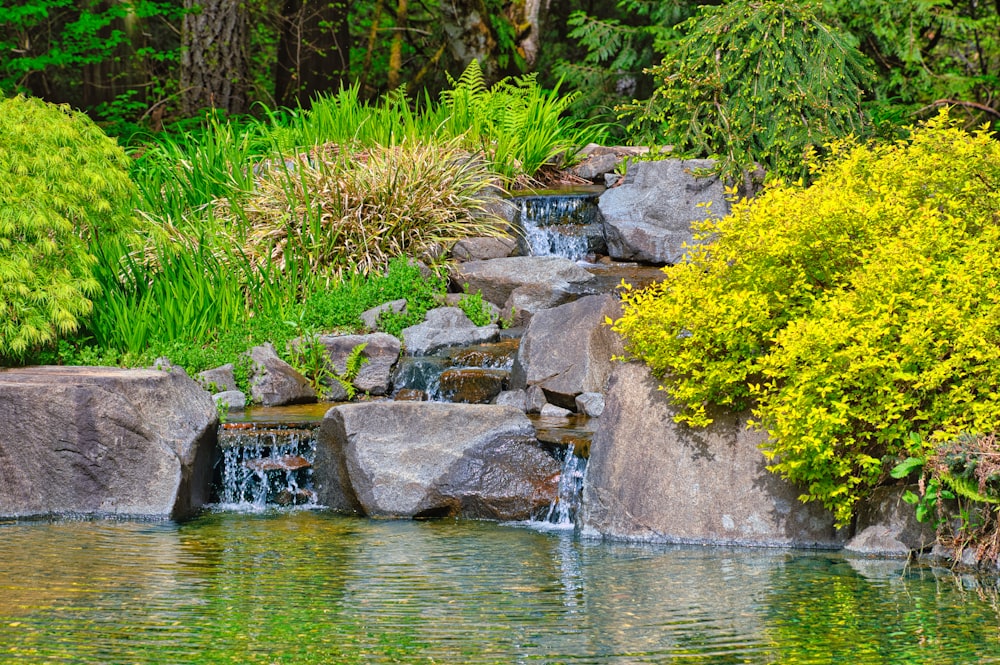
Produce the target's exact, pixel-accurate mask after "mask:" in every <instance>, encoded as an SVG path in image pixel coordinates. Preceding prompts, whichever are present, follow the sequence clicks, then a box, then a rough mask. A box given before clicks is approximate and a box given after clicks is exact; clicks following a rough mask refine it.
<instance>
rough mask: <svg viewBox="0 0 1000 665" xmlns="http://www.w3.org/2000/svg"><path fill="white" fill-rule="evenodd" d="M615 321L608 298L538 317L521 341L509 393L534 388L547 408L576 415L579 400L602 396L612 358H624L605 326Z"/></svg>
mask: <svg viewBox="0 0 1000 665" xmlns="http://www.w3.org/2000/svg"><path fill="white" fill-rule="evenodd" d="M619 316H621V305H620V303H619V301H618V299H617V298H616V297H615V296H612V295H603V296H587V297H585V298H581V299H579V300H576V301H574V302H571V303H567V304H565V305H560V306H559V307H554V308H552V309H547V310H543V311H541V312H538V313H537V314H536V315H535V316H534V317H532V319H531V323H530V324H529V325H528V329H527V330H526V331H525V333H524V337H523V338H522V339H521V346H520V348H519V349H518V352H517V357H516V359H515V361H514V369H513V371H512V372H511V387H512V388H526V387H531V386H538V387H539V388H541V389H542V391H543V392H544V393H545V399H546V401H548V402H549V403H551V404H555V405H556V406H559V407H562V408H564V409H569V410H575V409H576V408H577V404H576V397H577V396H578V395H581V394H583V393H591V392H602V391H603V390H604V388H605V386H606V385H607V381H608V377H609V376H610V375H611V367H612V364H611V358H612V356H615V355H621V354H622V353H624V347H623V346H622V341H621V338H620V337H619V336H618V334H617V333H615V332H614V331H612V330H611V328H610V327H609V326H607V325H606V324H605V319H606V318H611V319H615V318H618V317H619Z"/></svg>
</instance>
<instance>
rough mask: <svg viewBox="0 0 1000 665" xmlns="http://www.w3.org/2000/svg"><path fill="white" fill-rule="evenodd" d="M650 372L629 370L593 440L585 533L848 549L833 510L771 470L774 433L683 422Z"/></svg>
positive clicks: (726, 422)
mask: <svg viewBox="0 0 1000 665" xmlns="http://www.w3.org/2000/svg"><path fill="white" fill-rule="evenodd" d="M676 413H677V410H676V407H674V406H672V405H671V404H670V403H669V402H668V401H667V400H666V399H665V396H664V394H663V392H662V391H659V390H657V382H656V380H655V379H653V377H652V376H651V375H650V373H649V370H648V368H646V367H645V366H644V365H642V364H639V363H628V364H619V365H618V366H617V367H615V368H614V370H613V371H612V374H611V380H610V383H609V386H608V392H607V406H606V408H605V410H604V413H603V415H602V416H601V420H600V424H599V425H598V428H597V431H596V432H595V433H594V439H593V442H592V444H591V453H590V462H589V464H588V467H587V481H586V483H585V485H584V494H583V510H582V516H581V524H580V527H581V533H582V535H584V536H586V537H595V538H605V539H611V540H634V541H646V542H672V543H693V544H719V545H751V546H773V547H816V548H831V549H834V548H840V547H842V546H843V544H844V535H845V534H843V533H841V532H840V531H838V530H836V529H834V527H833V517H832V515H830V513H829V512H828V511H826V510H824V509H822V508H821V507H819V506H817V505H815V504H804V503H801V502H800V501H799V500H798V499H797V497H798V495H799V494H800V493H801V492H800V491H799V489H798V488H797V487H795V486H794V485H792V484H790V483H788V482H787V481H785V480H783V479H781V478H780V477H778V476H777V475H775V474H772V473H770V472H769V471H768V470H767V469H766V468H765V460H764V456H763V454H762V453H761V452H760V450H759V449H758V446H759V444H760V443H761V442H762V441H763V437H764V436H765V435H764V434H763V433H761V432H756V431H752V430H748V429H747V428H746V418H745V417H744V416H741V415H738V414H732V413H729V414H726V413H722V414H718V415H717V416H716V417H715V422H714V423H713V424H712V425H711V426H709V427H708V428H707V429H704V430H695V429H691V428H689V427H687V426H685V425H679V424H677V423H675V422H674V420H673V417H674V415H676Z"/></svg>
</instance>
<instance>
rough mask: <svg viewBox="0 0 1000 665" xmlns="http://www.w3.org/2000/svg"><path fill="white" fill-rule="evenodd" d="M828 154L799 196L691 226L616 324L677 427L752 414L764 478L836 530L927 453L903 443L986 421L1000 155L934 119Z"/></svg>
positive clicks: (778, 192) (998, 410) (997, 325)
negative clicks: (764, 459) (690, 240)
mask: <svg viewBox="0 0 1000 665" xmlns="http://www.w3.org/2000/svg"><path fill="white" fill-rule="evenodd" d="M830 151H831V153H832V155H833V158H832V159H831V160H830V161H829V162H828V163H827V164H826V165H824V166H821V167H820V166H815V165H814V168H815V169H816V171H815V182H814V184H812V185H811V186H808V187H805V186H802V185H796V184H782V183H776V184H774V185H773V186H770V187H768V188H767V189H766V190H765V191H764V192H763V194H761V195H760V196H759V197H758V198H756V199H754V200H751V201H746V200H744V201H742V202H739V203H737V204H736V205H735V206H734V209H733V212H732V214H731V215H729V216H727V217H725V218H723V219H721V220H716V221H711V220H710V221H707V222H704V223H703V224H701V226H700V227H699V232H700V236H699V238H700V243H699V244H697V245H695V246H694V247H692V248H690V250H689V252H688V255H687V257H686V259H685V260H684V262H682V263H681V264H678V265H676V266H673V267H670V268H667V269H665V273H666V278H665V280H664V281H663V282H662V283H659V284H656V285H654V286H652V287H649V288H647V289H645V290H639V291H632V292H628V293H627V294H626V296H625V313H624V316H623V317H622V318H621V319H619V320H618V321H617V322H615V325H614V327H615V329H616V330H617V331H618V332H620V333H622V334H623V335H624V337H625V339H626V340H627V349H628V351H629V352H630V353H631V354H633V355H634V356H636V357H638V358H641V359H642V360H644V361H645V362H646V363H648V364H649V366H650V367H651V369H652V371H653V373H654V375H655V376H656V377H657V378H658V379H659V380H660V381H661V382H662V385H663V387H664V389H665V390H666V391H667V393H668V394H669V395H670V397H671V398H672V399H673V400H675V401H676V402H678V403H679V404H680V405H682V406H683V411H682V412H681V414H680V416H679V420H680V421H683V422H687V423H689V424H691V425H693V426H701V425H706V424H708V423H709V422H710V420H711V419H710V416H709V413H710V411H709V410H708V408H707V407H709V406H710V405H713V404H716V405H722V406H725V407H729V408H732V409H736V410H741V409H746V408H752V409H753V413H754V417H755V425H756V426H757V427H760V428H762V429H765V430H766V431H767V432H768V434H769V440H768V442H767V443H766V444H765V446H764V452H765V454H766V455H767V456H768V458H769V459H770V461H771V466H770V467H769V468H770V469H771V470H773V471H774V472H776V473H779V474H781V475H782V476H784V477H786V478H788V479H790V480H793V481H795V482H797V483H799V484H800V485H801V487H802V488H803V490H804V491H803V494H802V496H801V498H802V499H803V500H815V501H819V502H821V503H822V504H823V505H824V506H826V507H827V508H829V509H830V510H832V511H833V513H834V516H835V517H836V520H837V522H838V523H839V524H847V523H849V522H850V520H851V518H852V515H853V512H854V509H855V506H856V505H857V502H858V501H859V499H861V498H862V497H864V496H865V495H866V494H867V493H868V492H869V491H870V490H871V489H872V488H873V487H875V486H876V485H878V484H879V483H880V482H882V481H883V480H885V479H886V478H887V476H888V472H889V470H890V469H891V468H892V467H893V466H895V464H896V463H897V462H898V461H900V460H901V459H902V458H905V457H907V456H922V455H925V454H926V453H927V450H922V449H917V450H914V447H917V448H920V447H921V445H924V444H921V445H915V444H913V443H912V442H913V441H924V442H926V444H925V445H927V446H934V445H936V444H938V443H941V442H944V441H948V440H951V439H953V438H954V437H956V436H957V435H958V434H959V433H961V432H962V431H970V432H990V431H994V430H995V429H996V427H997V424H998V422H1000V290H998V288H997V287H998V285H1000V254H998V252H997V251H996V248H997V247H1000V224H998V223H997V220H998V219H1000V144H998V143H997V141H995V140H994V139H993V138H992V136H991V135H990V134H989V133H988V132H986V131H979V132H973V133H967V132H965V131H963V130H961V129H959V128H957V127H956V126H955V125H954V124H953V123H952V122H950V121H949V118H948V115H947V113H943V114H941V115H940V116H938V117H937V118H935V119H933V120H932V121H929V122H928V123H927V124H926V125H925V126H921V127H918V128H915V129H913V131H912V133H911V135H910V137H909V138H908V139H907V140H905V141H900V142H896V143H893V144H888V145H867V144H862V145H857V144H854V143H851V142H846V143H844V142H842V143H836V144H833V145H831V146H830ZM911 432H916V433H918V434H920V435H921V436H919V437H916V438H914V437H911V436H910V434H911Z"/></svg>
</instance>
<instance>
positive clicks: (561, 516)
mask: <svg viewBox="0 0 1000 665" xmlns="http://www.w3.org/2000/svg"><path fill="white" fill-rule="evenodd" d="M563 454H564V456H565V457H564V458H563V466H562V471H561V473H560V475H559V495H558V496H557V497H556V500H555V501H553V502H552V505H550V506H549V511H548V513H546V514H545V515H544V516H543V517H542V518H541V519H539V520H535V521H534V522H533V523H532V526H534V527H535V528H540V529H542V530H552V531H555V530H560V531H561V530H570V529H573V528H574V527H575V525H576V513H577V511H578V510H579V508H580V500H581V496H582V494H583V478H584V472H585V471H586V470H587V460H586V459H584V458H582V457H577V456H576V455H575V454H574V451H573V448H572V447H567V448H566V449H565V452H564V453H563Z"/></svg>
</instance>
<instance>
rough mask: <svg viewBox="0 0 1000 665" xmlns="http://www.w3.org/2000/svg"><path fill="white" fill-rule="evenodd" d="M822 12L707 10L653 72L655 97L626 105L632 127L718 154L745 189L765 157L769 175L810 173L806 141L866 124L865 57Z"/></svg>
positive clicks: (737, 1) (784, 7) (794, 7)
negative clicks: (805, 164)
mask: <svg viewBox="0 0 1000 665" xmlns="http://www.w3.org/2000/svg"><path fill="white" fill-rule="evenodd" d="M816 9H817V7H816V5H814V4H811V3H788V2H772V1H760V0H734V1H733V2H727V3H724V4H722V5H720V6H716V7H711V6H704V7H701V8H699V11H698V14H697V15H696V16H694V17H692V18H691V19H689V20H688V21H687V23H686V24H685V29H686V34H685V35H684V37H682V38H680V39H679V40H676V41H675V42H673V43H666V44H665V45H664V46H665V48H666V50H667V55H666V57H665V58H664V59H663V62H662V63H661V64H660V65H658V66H656V67H653V68H652V69H651V70H650V71H651V72H652V73H653V75H654V77H656V79H657V80H658V82H659V86H658V87H657V89H656V91H655V92H654V93H653V96H652V97H651V98H650V99H649V100H648V101H646V102H642V103H639V102H635V103H633V104H632V105H630V106H627V107H624V109H623V110H624V111H625V114H626V115H628V116H630V117H631V122H630V125H629V129H630V131H632V132H634V133H636V135H637V137H638V138H640V139H643V140H648V141H652V142H655V143H659V144H672V145H673V146H674V150H675V151H676V152H681V153H687V154H692V155H694V156H698V157H713V158H716V159H718V160H719V162H718V164H717V170H718V171H719V172H720V173H721V174H722V175H723V176H724V177H725V178H726V179H727V180H729V181H730V182H732V183H734V184H736V183H739V184H743V185H744V186H745V187H749V185H750V183H749V179H750V174H751V173H753V172H754V171H755V170H756V164H758V163H759V164H761V165H763V166H764V168H765V169H766V170H767V171H768V173H770V174H775V175H778V176H782V177H792V178H798V177H801V176H803V175H805V173H804V169H803V166H802V164H803V157H804V155H805V152H806V150H807V148H809V147H810V146H817V147H818V146H820V145H821V144H822V143H823V142H824V141H827V140H829V139H830V138H833V137H844V136H847V135H848V134H851V133H854V134H863V133H864V132H866V131H867V122H866V119H865V117H864V115H863V114H862V112H861V110H860V107H861V97H862V90H863V88H864V86H865V84H866V82H867V81H868V80H869V78H870V77H869V76H868V74H867V73H866V70H865V65H864V63H863V58H862V56H861V54H860V53H859V52H858V51H857V50H856V49H855V48H853V47H852V46H850V44H849V42H848V41H847V40H846V39H845V37H843V36H841V35H840V34H838V33H837V32H835V31H834V30H833V29H831V28H830V27H829V26H827V25H826V24H824V23H823V22H821V21H820V20H819V19H818V18H817V14H816Z"/></svg>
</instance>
